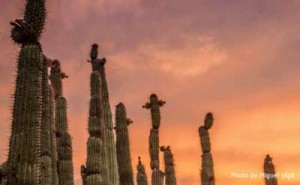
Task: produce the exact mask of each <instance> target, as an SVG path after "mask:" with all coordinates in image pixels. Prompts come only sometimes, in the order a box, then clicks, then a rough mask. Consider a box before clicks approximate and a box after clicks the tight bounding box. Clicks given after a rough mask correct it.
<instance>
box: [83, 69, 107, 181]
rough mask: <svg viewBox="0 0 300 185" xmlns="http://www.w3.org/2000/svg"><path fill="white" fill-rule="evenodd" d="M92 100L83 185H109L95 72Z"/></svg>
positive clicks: (92, 76)
mask: <svg viewBox="0 0 300 185" xmlns="http://www.w3.org/2000/svg"><path fill="white" fill-rule="evenodd" d="M90 82H91V83H90V88H91V100H90V110H89V124H88V131H89V135H90V137H89V139H88V143H87V161H86V166H84V165H82V166H81V178H82V182H83V185H102V184H103V185H108V184H110V182H109V178H108V169H107V166H106V163H105V162H106V161H105V153H104V152H105V148H104V142H103V140H104V119H103V107H102V106H101V101H102V99H101V94H100V76H99V72H98V71H93V72H92V74H91V80H90Z"/></svg>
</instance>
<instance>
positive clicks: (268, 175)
mask: <svg viewBox="0 0 300 185" xmlns="http://www.w3.org/2000/svg"><path fill="white" fill-rule="evenodd" d="M264 175H265V184H266V185H277V184H278V182H277V176H276V172H275V167H274V164H273V161H272V158H271V156H270V155H267V156H266V158H265V161H264Z"/></svg>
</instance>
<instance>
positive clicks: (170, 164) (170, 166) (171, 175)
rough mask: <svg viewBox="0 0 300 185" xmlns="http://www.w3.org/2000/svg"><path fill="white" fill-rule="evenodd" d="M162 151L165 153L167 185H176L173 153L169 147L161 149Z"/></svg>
mask: <svg viewBox="0 0 300 185" xmlns="http://www.w3.org/2000/svg"><path fill="white" fill-rule="evenodd" d="M160 150H161V151H162V152H163V153H164V161H165V182H166V183H165V185H176V184H177V181H176V174H175V168H174V158H173V154H172V151H171V148H170V147H169V146H168V147H164V146H162V147H160Z"/></svg>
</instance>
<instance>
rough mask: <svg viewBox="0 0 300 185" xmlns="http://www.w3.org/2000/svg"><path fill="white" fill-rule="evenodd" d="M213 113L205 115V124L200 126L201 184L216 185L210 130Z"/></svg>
mask: <svg viewBox="0 0 300 185" xmlns="http://www.w3.org/2000/svg"><path fill="white" fill-rule="evenodd" d="M213 120H214V118H213V115H212V113H208V114H207V115H206V117H205V121H204V126H200V127H199V130H198V131H199V136H200V141H201V149H202V169H201V185H214V184H215V176H214V163H213V158H212V155H211V144H210V139H209V132H208V130H209V129H210V128H211V127H212V125H213Z"/></svg>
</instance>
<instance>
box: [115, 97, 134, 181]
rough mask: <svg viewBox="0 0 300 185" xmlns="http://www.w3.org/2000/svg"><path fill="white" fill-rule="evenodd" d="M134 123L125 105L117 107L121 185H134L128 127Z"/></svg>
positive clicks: (117, 142) (118, 158)
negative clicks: (128, 115) (128, 116)
mask: <svg viewBox="0 0 300 185" xmlns="http://www.w3.org/2000/svg"><path fill="white" fill-rule="evenodd" d="M131 123H132V121H131V120H130V119H128V118H127V116H126V109H125V106H124V105H123V103H119V104H118V105H117V107H116V127H115V129H116V136H117V137H116V138H117V139H116V146H117V161H118V171H119V178H120V184H121V185H134V180H133V171H132V164H131V157H130V146H129V133H128V125H129V124H131Z"/></svg>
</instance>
